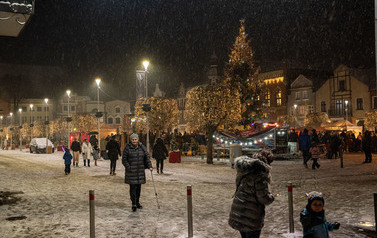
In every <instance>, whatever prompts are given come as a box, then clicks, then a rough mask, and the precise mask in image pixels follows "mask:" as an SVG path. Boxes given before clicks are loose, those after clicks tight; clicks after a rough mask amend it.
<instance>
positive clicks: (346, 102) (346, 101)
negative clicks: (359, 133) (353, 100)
mask: <svg viewBox="0 0 377 238" xmlns="http://www.w3.org/2000/svg"><path fill="white" fill-rule="evenodd" d="M344 103H345V104H346V121H348V100H345V101H344Z"/></svg>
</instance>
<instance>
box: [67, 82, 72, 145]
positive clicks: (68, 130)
mask: <svg viewBox="0 0 377 238" xmlns="http://www.w3.org/2000/svg"><path fill="white" fill-rule="evenodd" d="M66 92H67V96H68V113H67V144H68V149H71V140H70V129H69V122H70V121H72V118H70V117H69V110H70V105H69V99H70V98H71V97H70V95H71V90H69V89H68V90H67V91H66Z"/></svg>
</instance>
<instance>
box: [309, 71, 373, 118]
mask: <svg viewBox="0 0 377 238" xmlns="http://www.w3.org/2000/svg"><path fill="white" fill-rule="evenodd" d="M368 81H369V79H368V77H366V75H365V74H364V73H363V72H362V71H360V70H358V69H353V68H349V67H347V66H345V65H339V66H338V67H337V68H336V69H335V70H334V72H333V76H331V77H329V79H328V80H327V81H326V82H325V83H324V84H323V85H322V86H321V87H320V88H319V89H318V90H317V92H316V111H317V112H326V113H327V114H328V116H329V118H330V119H332V120H342V119H348V120H349V121H351V122H352V123H354V124H357V123H358V122H360V121H363V120H364V116H365V112H367V111H369V110H370V109H371V96H370V90H369V85H368V83H369V82H368Z"/></svg>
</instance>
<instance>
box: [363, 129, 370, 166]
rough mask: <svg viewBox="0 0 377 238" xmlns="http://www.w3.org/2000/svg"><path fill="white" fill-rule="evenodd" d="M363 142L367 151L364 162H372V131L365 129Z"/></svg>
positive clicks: (364, 149) (365, 151)
mask: <svg viewBox="0 0 377 238" xmlns="http://www.w3.org/2000/svg"><path fill="white" fill-rule="evenodd" d="M361 144H362V148H363V151H364V153H365V161H364V162H363V163H372V137H371V136H370V131H365V134H364V137H363V139H362V143H361Z"/></svg>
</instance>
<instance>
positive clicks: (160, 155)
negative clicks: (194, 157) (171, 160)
mask: <svg viewBox="0 0 377 238" xmlns="http://www.w3.org/2000/svg"><path fill="white" fill-rule="evenodd" d="M168 156H169V153H168V149H166V147H165V145H164V141H163V140H162V139H161V138H158V139H157V141H156V144H154V146H153V153H152V157H153V158H154V159H155V160H156V167H157V173H161V174H163V173H164V172H163V170H164V160H165V159H166V157H168ZM160 165H161V170H159V169H160Z"/></svg>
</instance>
